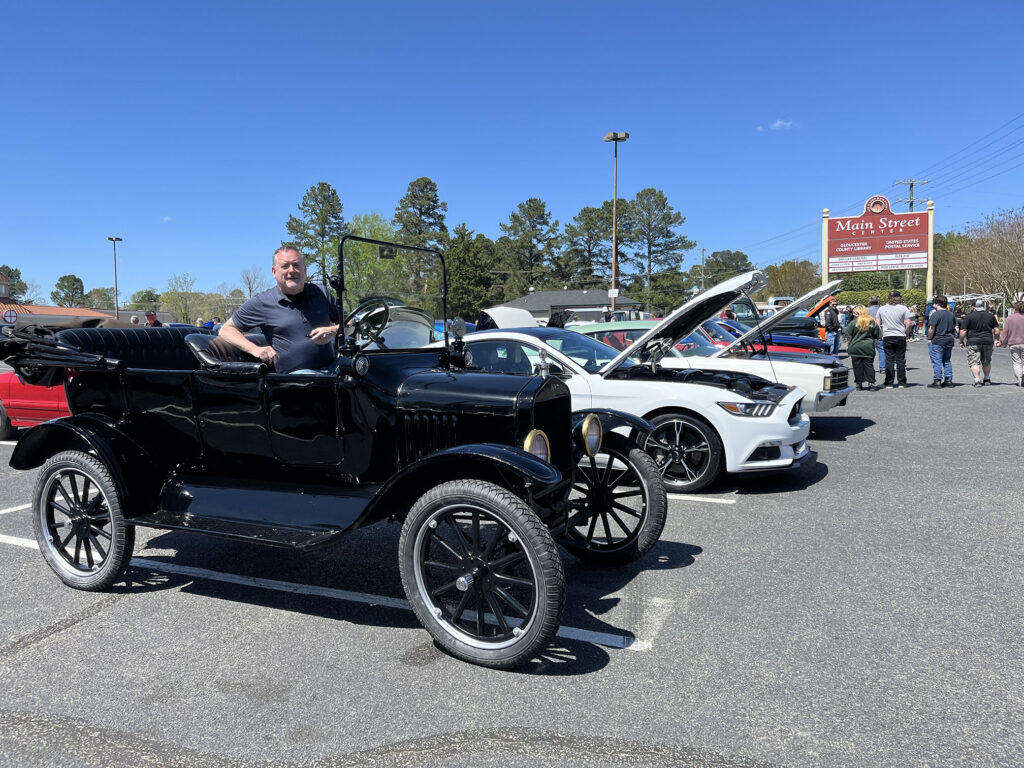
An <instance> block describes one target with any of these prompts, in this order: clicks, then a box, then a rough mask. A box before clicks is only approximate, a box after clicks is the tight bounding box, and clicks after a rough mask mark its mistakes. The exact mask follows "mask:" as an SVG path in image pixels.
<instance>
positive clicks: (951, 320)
mask: <svg viewBox="0 0 1024 768" xmlns="http://www.w3.org/2000/svg"><path fill="white" fill-rule="evenodd" d="M955 339H956V317H954V316H953V313H952V312H950V311H949V310H948V309H946V297H945V296H941V295H940V296H936V297H935V305H934V306H933V308H932V311H931V312H930V313H929V314H928V357H930V358H931V361H932V383H931V384H929V385H928V386H929V387H931V388H932V389H937V388H938V387H951V386H953V363H952V356H953V342H954V341H955Z"/></svg>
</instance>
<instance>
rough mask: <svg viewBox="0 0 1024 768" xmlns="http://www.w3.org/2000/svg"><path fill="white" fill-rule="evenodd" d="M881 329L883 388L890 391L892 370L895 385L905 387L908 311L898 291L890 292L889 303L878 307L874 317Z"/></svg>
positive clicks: (908, 325) (908, 328)
mask: <svg viewBox="0 0 1024 768" xmlns="http://www.w3.org/2000/svg"><path fill="white" fill-rule="evenodd" d="M876 319H877V320H878V325H879V327H880V328H881V329H882V346H883V347H884V348H885V388H886V389H892V385H893V369H895V372H896V375H895V380H896V385H897V386H898V387H899V388H900V389H903V388H904V387H905V386H907V331H909V330H910V322H911V321H910V310H909V309H907V307H906V306H905V305H904V304H903V296H902V295H901V294H900V292H899V291H890V293H889V303H888V304H886V305H885V306H884V307H880V308H879V310H878V315H877V317H876Z"/></svg>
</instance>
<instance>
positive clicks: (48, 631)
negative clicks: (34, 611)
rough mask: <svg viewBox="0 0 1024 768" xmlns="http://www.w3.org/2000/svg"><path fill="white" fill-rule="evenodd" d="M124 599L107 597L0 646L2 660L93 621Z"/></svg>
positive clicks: (117, 596)
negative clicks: (93, 618)
mask: <svg viewBox="0 0 1024 768" xmlns="http://www.w3.org/2000/svg"><path fill="white" fill-rule="evenodd" d="M122 597H124V595H107V596H106V597H104V598H103V599H102V600H99V601H97V602H95V603H93V604H92V605H89V606H86V607H85V608H82V609H81V610H79V611H75V612H74V613H72V614H71V615H70V616H67V617H65V618H63V619H61V620H60V621H57V622H54V623H53V624H50V625H49V626H47V627H43V628H42V629H39V630H36V631H35V632H32V633H30V634H28V635H23V636H21V637H19V638H17V639H15V640H12V641H11V642H9V643H7V644H6V645H3V646H0V658H4V657H6V656H13V655H14V654H16V653H18V652H20V651H23V650H25V649H26V648H31V647H32V646H33V645H36V644H37V643H41V642H42V641H43V640H45V639H46V638H48V637H52V636H53V635H56V634H58V633H60V632H63V631H64V630H66V629H70V628H71V627H73V626H75V625H76V624H81V623H82V622H83V621H86V620H87V619H91V618H92V617H93V616H97V615H99V614H101V613H103V611H105V610H106V609H107V608H109V607H110V606H112V605H113V604H114V603H116V602H117V601H118V600H120V599H121V598H122Z"/></svg>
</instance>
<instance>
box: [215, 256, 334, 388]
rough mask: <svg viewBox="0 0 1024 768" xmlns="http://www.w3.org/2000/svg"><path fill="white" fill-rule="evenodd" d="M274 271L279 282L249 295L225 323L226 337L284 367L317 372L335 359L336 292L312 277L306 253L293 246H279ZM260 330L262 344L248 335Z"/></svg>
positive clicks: (289, 370) (283, 369)
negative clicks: (314, 280)
mask: <svg viewBox="0 0 1024 768" xmlns="http://www.w3.org/2000/svg"><path fill="white" fill-rule="evenodd" d="M271 273H272V274H273V276H274V280H275V281H276V283H277V284H276V285H275V286H274V287H273V288H270V289H268V290H266V291H263V292H262V293H258V294H256V295H255V296H253V297H251V298H249V299H247V300H246V301H245V303H244V304H242V306H240V307H239V308H238V310H237V311H236V312H235V314H234V315H232V316H231V317H230V318H229V319H228V321H227V322H226V323H224V324H223V325H222V326H221V327H220V333H219V335H220V337H221V338H223V339H224V340H225V341H227V342H229V343H231V344H233V345H234V346H236V347H238V348H239V349H241V350H242V351H243V352H248V353H249V354H250V355H252V356H253V357H257V358H259V359H260V360H262V361H263V362H265V363H268V364H271V363H272V364H274V365H275V367H276V370H277V372H278V373H296V372H302V373H307V372H308V373H316V372H321V371H324V370H326V369H327V368H328V367H329V366H330V365H331V364H332V363H333V362H334V360H335V353H334V347H333V345H332V342H333V341H334V337H335V336H336V335H337V333H338V330H339V328H340V326H339V324H340V322H341V319H340V316H339V314H338V304H337V302H336V301H335V299H334V296H333V295H332V294H329V293H327V292H326V291H324V289H323V288H321V287H320V286H318V285H315V284H313V283H308V282H306V259H305V257H303V255H302V254H301V253H299V251H298V250H296V249H295V248H293V247H291V246H281V247H280V248H278V249H277V250H276V251H274V256H273V259H272V263H271ZM257 329H258V330H260V331H261V332H262V333H263V335H264V337H265V338H266V340H267V345H266V346H260V345H258V344H256V343H254V342H252V341H250V340H249V339H247V338H246V337H245V334H246V333H247V332H249V331H254V330H257Z"/></svg>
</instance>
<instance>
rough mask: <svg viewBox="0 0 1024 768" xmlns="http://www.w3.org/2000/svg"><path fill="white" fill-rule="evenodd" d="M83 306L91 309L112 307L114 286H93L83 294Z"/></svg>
mask: <svg viewBox="0 0 1024 768" xmlns="http://www.w3.org/2000/svg"><path fill="white" fill-rule="evenodd" d="M85 306H87V307H90V308H91V309H113V308H114V288H113V286H111V287H110V288H93V289H92V290H91V291H89V292H88V293H87V294H85Z"/></svg>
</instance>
